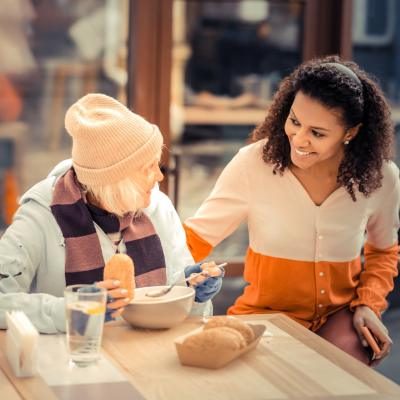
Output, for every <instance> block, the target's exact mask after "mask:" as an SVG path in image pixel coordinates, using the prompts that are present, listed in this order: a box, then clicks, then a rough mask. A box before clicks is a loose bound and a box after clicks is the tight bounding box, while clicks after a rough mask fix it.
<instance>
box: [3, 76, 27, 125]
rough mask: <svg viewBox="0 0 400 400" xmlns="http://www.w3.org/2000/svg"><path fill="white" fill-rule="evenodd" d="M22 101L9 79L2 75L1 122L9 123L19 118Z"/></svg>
mask: <svg viewBox="0 0 400 400" xmlns="http://www.w3.org/2000/svg"><path fill="white" fill-rule="evenodd" d="M21 112H22V99H21V96H20V95H19V94H18V92H17V90H16V89H15V88H14V86H13V85H12V83H11V82H10V80H9V79H7V78H6V77H5V76H4V75H0V121H3V122H9V121H15V120H17V119H18V118H19V116H20V115H21Z"/></svg>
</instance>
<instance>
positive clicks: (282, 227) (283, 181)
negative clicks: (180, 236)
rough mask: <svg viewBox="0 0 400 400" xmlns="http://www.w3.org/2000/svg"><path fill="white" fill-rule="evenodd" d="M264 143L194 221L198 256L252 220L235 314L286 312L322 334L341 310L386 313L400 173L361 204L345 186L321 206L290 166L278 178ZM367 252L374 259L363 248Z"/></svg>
mask: <svg viewBox="0 0 400 400" xmlns="http://www.w3.org/2000/svg"><path fill="white" fill-rule="evenodd" d="M264 144H265V141H264V140H262V141H259V142H256V143H253V144H251V145H249V146H246V147H244V148H242V149H241V150H240V151H239V152H238V154H237V155H236V156H235V157H234V158H233V159H232V161H231V162H230V163H229V164H228V165H227V167H226V168H225V169H224V171H223V172H222V174H221V176H220V177H219V179H218V181H217V183H216V185H215V187H214V189H213V191H212V192H211V194H210V196H209V197H208V198H207V199H206V201H205V202H204V203H203V204H202V206H201V207H200V208H199V210H198V211H197V213H196V214H195V216H194V217H192V218H189V219H188V220H187V221H186V222H185V230H186V235H187V242H188V245H189V248H190V250H191V252H192V254H193V256H194V258H195V259H196V260H200V259H202V258H204V257H205V256H206V255H207V254H208V253H209V252H210V251H211V250H212V248H213V247H215V246H216V245H217V244H218V243H220V242H221V241H222V240H223V239H224V238H226V237H227V236H229V235H230V234H231V233H232V232H233V231H234V230H235V229H236V228H237V227H238V225H239V224H240V223H241V222H242V221H245V220H247V223H248V231H249V248H248V251H247V255H246V261H245V270H244V279H245V280H246V281H247V282H248V283H249V285H248V286H247V287H246V288H245V290H244V293H243V294H242V295H241V296H240V297H239V298H238V299H237V300H236V302H235V304H234V305H233V306H232V307H230V309H229V310H228V313H230V314H249V313H269V312H283V313H286V314H287V315H289V316H290V317H292V318H294V319H295V320H297V321H298V322H300V323H302V324H303V325H305V326H306V327H308V328H311V329H313V330H316V329H318V328H319V327H320V326H321V325H322V324H323V323H324V322H325V321H326V317H327V315H329V314H331V313H333V312H335V311H337V310H338V309H340V308H342V307H345V306H350V308H351V309H354V307H355V306H357V305H361V304H363V305H367V306H369V307H370V308H371V309H372V310H373V311H374V312H375V313H376V314H378V315H380V313H381V311H383V310H384V309H385V308H386V306H387V303H386V300H385V298H386V296H387V294H388V293H389V292H390V291H391V290H392V289H393V278H394V277H395V276H396V275H397V258H398V244H397V230H398V228H399V204H400V183H399V170H398V168H397V167H396V165H395V164H394V163H392V162H390V163H385V164H384V167H383V181H382V187H381V188H379V189H378V190H376V191H375V192H373V194H372V195H371V196H370V197H368V198H366V197H365V196H364V195H362V194H361V193H357V194H356V196H357V201H356V202H354V201H353V200H352V199H351V197H350V195H349V194H348V193H347V192H346V190H345V189H344V188H342V187H341V188H339V189H337V190H336V191H335V192H333V193H332V194H331V195H330V196H329V197H328V198H327V199H326V200H325V201H324V202H323V204H322V205H320V206H317V205H315V204H314V202H313V201H312V200H311V198H310V197H309V195H308V193H307V192H306V191H305V189H304V188H303V186H302V185H301V183H300V182H299V181H298V180H297V178H296V177H295V176H294V175H293V174H292V173H291V172H290V170H289V169H286V170H285V172H284V174H283V175H279V174H276V175H274V174H273V172H272V170H273V167H272V166H271V165H268V164H266V163H265V162H264V161H263V160H262V147H263V145H264ZM363 246H364V254H365V262H364V266H362V265H361V260H360V252H361V249H362V247H363Z"/></svg>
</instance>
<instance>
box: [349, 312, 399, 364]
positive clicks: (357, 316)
mask: <svg viewBox="0 0 400 400" xmlns="http://www.w3.org/2000/svg"><path fill="white" fill-rule="evenodd" d="M353 325H354V328H355V329H356V331H357V333H358V335H359V337H360V340H361V343H362V345H363V346H365V347H367V346H368V343H367V341H366V339H365V337H364V335H363V333H362V331H361V327H362V326H366V327H367V328H368V329H369V330H370V332H371V334H372V335H373V336H374V337H375V339H376V341H377V343H378V346H379V347H380V349H381V350H380V352H379V353H375V360H381V359H383V358H384V357H386V356H387V355H388V354H389V352H390V349H391V347H392V343H393V342H392V339H390V336H389V332H388V330H387V328H386V326H385V325H383V323H382V322H381V320H380V319H379V318H378V317H377V316H376V314H375V313H374V312H373V311H372V310H371V309H370V308H369V307H367V306H358V307H357V308H356V309H355V311H354V317H353ZM373 364H377V362H375V363H373Z"/></svg>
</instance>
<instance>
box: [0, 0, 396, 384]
mask: <svg viewBox="0 0 400 400" xmlns="http://www.w3.org/2000/svg"><path fill="white" fill-rule="evenodd" d="M333 53H336V54H340V55H341V56H342V57H344V58H346V59H353V60H355V61H356V62H357V63H359V64H360V65H361V67H362V68H364V69H365V70H367V71H368V72H370V73H372V74H374V75H375V76H376V78H377V79H378V81H379V82H380V84H381V86H382V88H383V90H384V91H385V93H386V95H387V97H388V99H389V100H390V103H391V105H392V117H393V121H394V124H395V126H396V139H397V140H396V143H395V145H394V148H393V150H394V159H395V160H396V162H397V164H398V165H399V163H400V155H399V156H396V155H395V153H396V148H399V146H400V138H399V135H400V2H398V1H396V0H324V1H320V0H286V1H285V0H281V1H277V0H269V1H267V0H265V1H264V0H237V1H223V0H218V1H200V0H198V1H195V0H186V1H184V0H130V1H129V0H80V1H77V0H2V7H1V10H0V60H1V61H0V192H1V196H0V229H1V230H4V229H5V228H6V226H7V225H8V224H9V223H10V221H11V219H12V215H13V213H14V211H15V209H16V207H17V200H18V196H19V195H20V194H21V193H23V192H24V191H25V190H26V189H28V188H29V187H30V186H31V185H33V184H34V183H35V182H37V181H38V180H40V179H42V178H43V177H45V176H46V175H47V173H48V172H49V171H50V170H51V168H52V167H53V166H54V164H55V163H57V162H58V161H60V160H62V159H64V158H68V157H69V155H70V146H71V142H70V138H69V136H68V135H67V133H66V132H65V129H64V124H63V120H64V114H65V111H66V109H67V108H68V106H69V105H70V104H72V103H73V102H74V101H76V100H77V99H78V98H79V97H81V96H82V95H84V94H86V93H88V92H102V93H106V94H108V95H111V96H113V97H116V98H118V99H119V100H120V101H122V102H123V103H125V104H127V105H128V106H129V107H130V108H132V109H133V110H134V111H135V112H137V113H139V114H141V115H143V116H144V117H146V118H147V119H149V120H150V121H152V122H154V123H156V124H158V125H159V126H160V128H161V130H162V132H163V135H164V138H165V143H166V144H167V148H168V151H167V152H165V155H164V160H163V164H164V171H165V174H166V178H165V180H164V182H163V187H162V189H163V190H164V191H166V192H167V193H168V194H169V195H170V196H171V198H172V200H173V201H174V203H175V205H176V207H177V210H178V212H179V215H180V216H181V218H182V220H183V219H185V218H186V217H188V216H190V215H192V214H193V213H194V212H195V210H196V209H197V207H198V206H199V205H200V203H201V202H202V201H203V200H204V199H205V197H206V196H207V194H208V193H209V192H210V190H211V188H212V186H213V184H214V182H215V180H216V178H217V177H218V175H219V173H220V172H221V170H222V168H223V166H224V165H226V163H227V162H228V161H229V160H230V159H231V158H232V156H233V155H234V154H235V152H236V151H237V150H238V149H239V148H240V147H241V146H243V145H244V144H245V143H246V141H247V140H248V137H249V134H250V133H251V131H252V129H253V128H254V127H255V126H256V125H257V124H258V123H260V122H262V120H263V119H264V118H265V115H266V112H267V111H268V105H269V103H270V101H271V97H272V95H273V93H274V91H275V90H276V88H277V86H278V84H279V82H280V80H281V79H282V77H284V76H285V75H287V74H288V73H290V72H291V70H292V69H293V68H294V67H295V66H296V65H297V64H299V63H300V62H301V61H303V60H307V59H310V58H312V57H315V56H322V55H326V54H333ZM398 154H400V153H398ZM247 244H248V243H247V234H246V226H242V227H240V228H239V229H238V231H237V232H236V233H235V234H234V235H233V236H232V237H231V238H229V239H228V240H226V241H224V242H223V243H222V244H221V245H220V246H219V247H218V249H216V251H215V252H214V253H213V255H212V258H213V259H217V260H219V261H228V262H229V263H230V265H229V267H228V268H227V272H228V277H227V278H226V279H225V282H224V287H223V290H222V292H221V293H220V294H219V295H218V297H217V298H216V300H215V312H216V313H217V314H221V313H224V312H225V311H226V308H227V307H228V306H229V305H230V304H232V302H233V300H234V298H236V297H237V295H238V294H239V293H240V292H241V290H242V288H243V285H244V282H243V281H242V279H241V278H240V273H241V271H242V268H243V258H244V254H245V251H246V248H247ZM399 317H400V295H399V291H398V288H397V290H395V291H394V292H393V293H392V294H391V296H390V308H389V310H388V311H387V312H386V313H385V314H384V319H385V322H386V323H387V324H388V326H389V328H390V330H391V333H392V334H393V337H394V339H395V340H396V339H397V344H396V345H395V347H394V351H393V353H392V355H391V356H390V358H389V359H388V361H386V362H385V363H384V364H383V366H382V367H380V370H381V371H382V372H383V373H384V374H386V375H387V376H389V377H391V378H392V379H394V380H397V382H399V383H400V343H399V342H400V329H399V328H400V322H399Z"/></svg>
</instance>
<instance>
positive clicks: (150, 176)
mask: <svg viewBox="0 0 400 400" xmlns="http://www.w3.org/2000/svg"><path fill="white" fill-rule="evenodd" d="M160 159H161V154H160V155H159V156H158V157H156V158H154V160H153V161H152V162H151V163H150V164H149V165H147V166H146V167H144V168H143V170H142V171H141V172H140V175H141V177H140V178H139V179H138V181H137V183H138V184H139V186H140V188H141V193H140V194H141V195H142V200H143V205H142V207H143V208H146V207H148V206H149V205H150V197H151V190H152V189H153V188H154V186H155V184H156V183H158V182H161V181H162V180H163V179H164V175H163V173H162V172H161V170H160Z"/></svg>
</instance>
